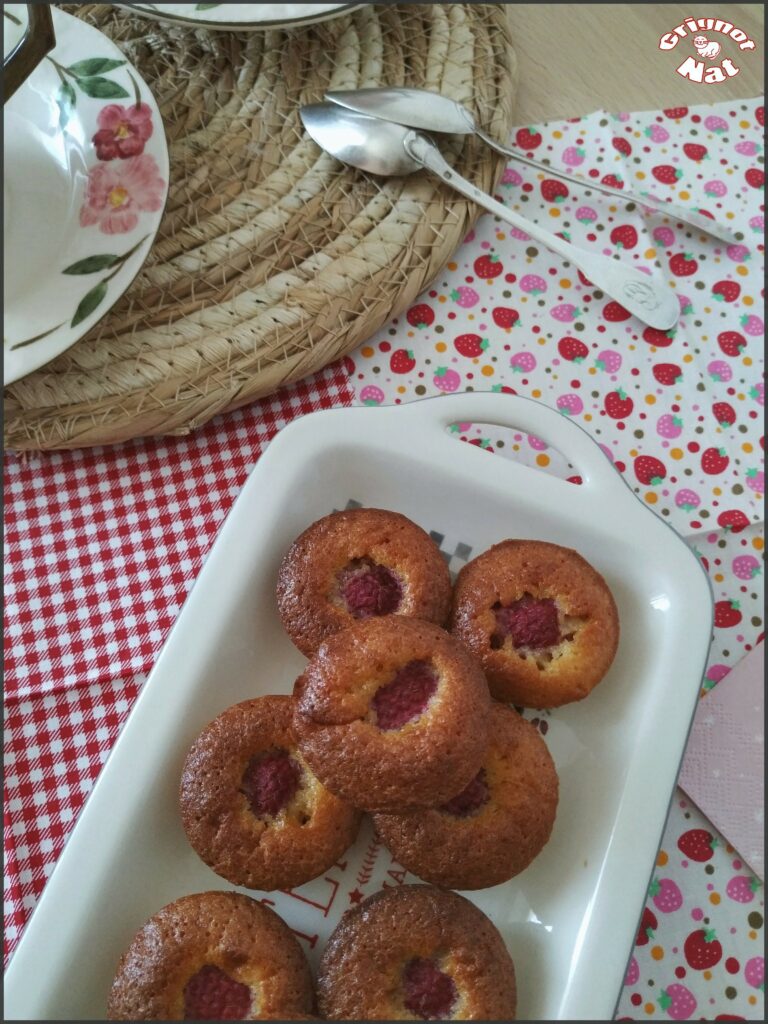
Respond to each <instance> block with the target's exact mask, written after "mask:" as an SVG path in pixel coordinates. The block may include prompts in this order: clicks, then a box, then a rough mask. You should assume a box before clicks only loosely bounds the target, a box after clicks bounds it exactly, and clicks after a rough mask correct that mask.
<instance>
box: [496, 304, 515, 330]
mask: <svg viewBox="0 0 768 1024" xmlns="http://www.w3.org/2000/svg"><path fill="white" fill-rule="evenodd" d="M491 316H492V317H493V322H494V323H495V324H496V326H497V327H504V328H507V329H509V328H510V327H514V326H515V324H516V323H517V321H518V320H519V319H520V314H519V313H518V311H517V310H516V309H510V308H509V306H495V307H494V309H493V312H492V313H491Z"/></svg>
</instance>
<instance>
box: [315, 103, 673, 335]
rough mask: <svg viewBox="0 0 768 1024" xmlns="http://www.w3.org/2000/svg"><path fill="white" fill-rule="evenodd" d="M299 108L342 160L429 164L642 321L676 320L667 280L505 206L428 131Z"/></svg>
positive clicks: (660, 324)
mask: <svg viewBox="0 0 768 1024" xmlns="http://www.w3.org/2000/svg"><path fill="white" fill-rule="evenodd" d="M300 114H301V119H302V121H303V122H304V127H305V128H306V129H307V131H308V132H309V134H310V135H311V137H312V138H313V139H314V140H315V142H316V143H317V144H318V146H320V147H321V148H322V149H324V150H325V151H326V152H328V153H330V154H331V156H334V157H336V159H337V160H341V161H342V163H346V164H351V165H352V166H353V167H359V168H361V169H362V170H364V171H369V172H370V173H371V174H382V175H386V176H389V175H396V176H400V175H405V174H412V173H413V172H414V171H418V170H420V169H421V168H426V169H427V170H430V171H432V173H433V174H436V175H437V176H438V177H439V178H442V180H443V181H445V182H446V183H447V184H448V185H450V186H451V187H452V188H454V189H456V191H457V192H460V193H461V194H462V195H465V196H467V198H468V199H471V200H472V201H473V202H475V203H478V205H480V206H483V207H485V209H486V210H489V211H490V212H491V213H493V214H495V215H496V216H497V217H499V218H500V219H501V220H504V221H507V223H509V224H512V225H513V226H514V227H516V228H519V229H520V230H522V231H525V232H526V234H528V235H530V237H531V238H533V239H536V240H537V241H539V242H541V244H542V245H546V247H547V248H548V249H551V250H552V252H555V253H557V254H558V255H559V256H562V257H563V259H564V260H567V261H568V262H569V263H572V264H573V265H574V266H576V267H579V268H580V269H581V270H582V271H583V273H584V274H585V275H586V277H588V278H589V280H590V281H592V283H593V284H594V285H595V287H597V288H600V289H601V290H602V291H604V292H606V293H607V294H608V295H612V296H613V297H614V298H616V299H618V300H619V301H620V302H621V304H622V305H623V306H624V307H625V308H626V309H627V310H629V312H630V313H633V314H634V315H635V316H636V317H638V319H640V320H642V321H643V323H646V324H648V325H649V326H650V327H655V328H657V329H658V330H660V331H667V330H669V329H670V328H671V327H674V325H675V324H676V323H677V320H678V317H679V315H680V304H679V302H678V300H677V297H676V296H675V293H674V292H673V291H672V289H671V288H670V287H669V286H668V285H667V283H666V281H664V280H662V279H660V278H659V277H655V276H654V277H652V276H649V275H647V274H644V273H643V272H642V271H640V270H636V269H635V268H634V267H629V266H627V265H626V264H625V263H621V262H620V261H619V260H615V259H611V258H609V257H607V256H603V255H602V254H601V253H594V252H588V251H587V250H586V249H581V248H579V247H578V246H575V245H571V244H570V243H569V242H566V241H565V240H564V239H562V238H558V237H557V235H553V234H552V233H551V232H550V231H546V230H545V229H544V228H540V227H539V226H538V225H537V224H533V223H532V222H531V221H528V220H526V219H525V217H521V216H520V215H519V214H517V213H514V212H513V211H512V210H509V209H507V207H506V206H503V205H502V204H501V203H499V202H497V201H496V200H495V199H493V198H492V197H491V196H489V195H488V194H487V193H485V192H483V191H482V190H481V189H479V188H477V187H476V186H475V185H473V184H472V183H471V182H469V181H467V180H466V179H465V178H462V176H461V175H460V174H458V173H457V172H456V171H454V170H453V168H452V167H450V166H449V165H448V164H447V163H446V162H445V160H444V159H443V158H442V156H441V155H440V151H439V150H438V148H437V146H435V144H434V143H433V142H432V141H431V140H430V139H428V138H427V137H426V136H425V135H422V134H420V133H419V132H416V131H414V130H413V129H411V128H405V127H403V126H402V125H400V124H395V123H394V122H393V121H380V120H378V118H374V117H366V116H365V115H364V114H356V113H354V112H353V111H351V110H345V109H344V108H343V107H339V106H337V105H335V104H333V103H315V104H313V105H311V106H306V107H302V108H301V110H300Z"/></svg>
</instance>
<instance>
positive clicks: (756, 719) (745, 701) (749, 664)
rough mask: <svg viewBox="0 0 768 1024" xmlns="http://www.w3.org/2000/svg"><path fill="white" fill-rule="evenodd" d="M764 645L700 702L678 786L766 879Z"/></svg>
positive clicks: (750, 654)
mask: <svg viewBox="0 0 768 1024" xmlns="http://www.w3.org/2000/svg"><path fill="white" fill-rule="evenodd" d="M764 677H765V646H764V644H762V643H760V644H758V645H757V647H755V649H754V650H753V651H750V653H749V654H748V655H747V656H746V657H745V658H743V659H742V660H741V661H740V662H739V663H738V665H736V666H735V668H733V669H732V670H731V671H730V672H729V673H728V675H727V676H726V677H725V679H723V681H722V682H721V683H719V684H718V686H716V687H715V689H714V690H712V691H711V692H710V693H709V694H708V695H707V696H706V697H704V698H703V699H702V700H701V701H699V706H698V709H697V711H696V717H695V718H694V720H693V728H692V729H691V735H690V738H689V740H688V747H687V749H686V752H685V759H684V761H683V767H682V770H681V772H680V779H679V784H680V786H681V787H682V788H683V789H684V790H685V792H686V793H687V794H688V796H689V797H690V798H691V799H692V800H693V801H694V802H695V803H696V804H697V805H698V807H699V808H700V809H701V810H702V811H703V813H704V814H705V815H706V816H707V817H708V818H709V820H710V821H711V822H712V824H713V825H715V826H716V828H717V829H718V830H719V831H720V832H721V833H722V834H723V835H724V836H725V837H726V839H727V840H728V841H729V842H730V843H731V844H732V845H733V846H734V847H735V848H736V849H737V850H738V851H739V853H740V854H741V856H742V857H743V858H744V860H745V861H746V862H747V863H748V864H749V866H750V867H751V868H752V870H753V871H754V872H755V874H756V875H758V876H759V877H760V878H764V877H765V876H764V869H763V860H764V852H765V848H764V835H763V801H764V782H763V773H764V756H763V743H764V737H763V707H764V700H765V698H764V683H763V680H764Z"/></svg>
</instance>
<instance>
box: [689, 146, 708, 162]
mask: <svg viewBox="0 0 768 1024" xmlns="http://www.w3.org/2000/svg"><path fill="white" fill-rule="evenodd" d="M683 152H684V153H685V155H686V156H687V157H688V159H689V160H695V161H696V163H697V164H698V163H701V161H702V160H706V159H707V157H708V156H709V153H708V152H707V147H706V146H701V145H699V144H698V143H696V142H686V143H685V145H684V146H683Z"/></svg>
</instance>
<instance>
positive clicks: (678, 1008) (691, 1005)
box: [658, 982, 698, 1020]
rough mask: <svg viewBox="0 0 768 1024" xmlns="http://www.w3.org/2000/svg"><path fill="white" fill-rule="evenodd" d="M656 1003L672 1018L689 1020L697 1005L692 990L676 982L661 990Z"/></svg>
mask: <svg viewBox="0 0 768 1024" xmlns="http://www.w3.org/2000/svg"><path fill="white" fill-rule="evenodd" d="M658 1003H659V1006H660V1007H661V1009H662V1010H663V1011H664V1013H666V1015H667V1016H668V1017H670V1018H671V1019H672V1020H690V1019H691V1017H692V1016H693V1015H694V1013H696V1008H697V1007H698V1003H697V1002H696V997H695V996H694V994H693V992H691V990H690V989H689V988H686V987H685V985H680V984H679V983H677V982H675V983H674V984H673V985H667V987H666V988H664V989H662V990H661V995H660V996H659V999H658Z"/></svg>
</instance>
